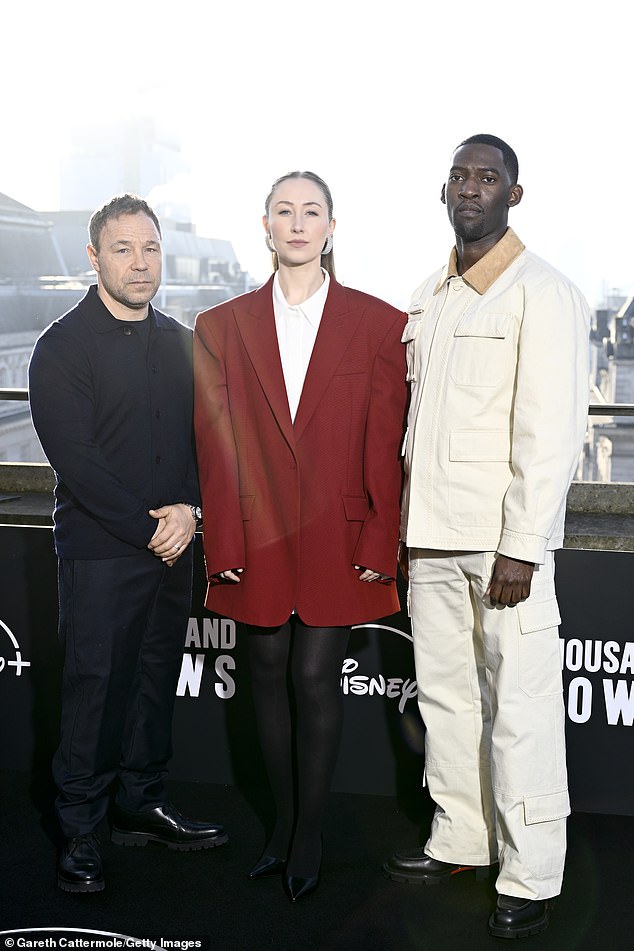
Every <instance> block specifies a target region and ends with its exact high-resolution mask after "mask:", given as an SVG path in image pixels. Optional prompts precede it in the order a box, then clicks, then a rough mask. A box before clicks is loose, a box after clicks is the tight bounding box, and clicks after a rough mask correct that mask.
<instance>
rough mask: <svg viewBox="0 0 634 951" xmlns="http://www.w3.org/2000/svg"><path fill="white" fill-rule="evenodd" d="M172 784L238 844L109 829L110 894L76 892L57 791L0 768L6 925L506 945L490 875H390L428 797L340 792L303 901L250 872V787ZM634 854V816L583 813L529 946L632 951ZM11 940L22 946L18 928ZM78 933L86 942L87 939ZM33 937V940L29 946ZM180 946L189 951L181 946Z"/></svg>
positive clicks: (224, 947) (220, 941)
mask: <svg viewBox="0 0 634 951" xmlns="http://www.w3.org/2000/svg"><path fill="white" fill-rule="evenodd" d="M171 793H172V797H173V799H174V802H175V803H176V804H177V805H178V806H179V808H181V809H182V810H183V811H184V812H188V813H189V814H191V815H196V816H198V817H204V818H210V819H213V820H216V819H220V820H221V821H223V822H224V823H225V824H226V826H227V828H228V830H229V833H230V842H229V844H228V845H225V846H223V847H221V848H218V849H213V850H209V851H204V852H190V853H178V852H172V851H169V850H167V849H164V848H161V847H160V846H151V845H150V846H148V847H147V848H145V849H135V848H121V847H117V846H114V845H112V844H111V843H110V842H109V841H108V839H107V836H104V845H103V854H104V859H105V863H106V876H107V881H106V889H105V891H104V892H101V893H99V894H93V895H68V894H65V893H63V892H61V891H60V890H59V889H58V888H57V887H56V884H55V844H54V842H53V841H52V838H51V836H54V833H53V832H52V831H51V824H50V821H49V819H48V818H47V811H46V797H43V796H42V794H41V793H38V795H37V796H34V795H33V791H32V789H31V784H30V779H29V776H28V775H26V774H23V773H6V772H5V773H0V810H1V812H0V874H1V875H2V880H1V887H0V931H2V930H4V931H8V930H11V929H36V928H48V929H61V928H74V929H86V930H87V931H89V932H93V931H101V932H112V933H116V934H119V935H126V936H134V937H136V938H152V939H154V940H157V939H159V938H163V939H167V938H180V939H184V938H192V939H196V938H200V939H202V940H203V943H202V948H203V949H210V951H260V949H266V948H272V949H275V951H317V949H319V951H344V949H345V951H426V949H430V951H431V949H434V951H454V949H456V951H457V949H460V951H462V949H469V951H479V949H481V948H494V947H500V946H501V947H505V943H504V942H502V941H500V940H499V939H495V938H491V937H489V935H488V934H487V930H486V920H487V916H488V914H489V911H490V909H491V907H492V905H493V903H494V899H495V893H494V888H493V881H490V882H489V883H477V882H476V881H475V879H474V877H473V875H472V874H471V873H464V874H462V875H460V876H457V877H456V878H455V879H453V880H452V881H451V882H450V883H448V884H447V885H444V886H437V887H434V888H429V887H425V886H411V885H398V884H396V883H394V882H391V881H388V880H387V879H385V878H384V877H383V875H382V874H381V863H382V861H383V860H384V859H385V858H386V857H387V856H388V855H389V854H390V852H391V851H392V850H393V849H394V848H395V847H397V846H405V845H417V844H419V839H420V827H421V826H425V827H426V825H427V823H428V821H429V815H430V808H431V807H430V804H429V803H428V802H427V801H426V800H425V799H424V798H423V797H424V794H422V793H421V799H420V802H419V803H418V804H416V805H412V806H411V808H410V809H409V810H408V812H407V813H405V812H403V811H399V809H398V808H397V804H396V801H395V800H393V799H389V798H385V797H379V796H358V795H357V796H355V795H343V794H332V796H331V800H330V803H329V809H328V817H327V823H326V829H325V833H324V864H323V870H322V881H321V885H320V887H319V889H318V890H317V891H316V892H315V893H314V894H313V895H311V896H309V897H308V898H307V899H306V900H305V901H303V902H300V903H298V904H297V905H291V903H290V902H289V901H288V899H287V898H286V896H285V895H284V893H283V891H282V887H281V881H280V879H279V878H275V879H265V880H261V881H258V882H250V881H249V880H248V879H247V878H246V871H247V870H248V868H249V867H250V864H252V862H253V861H254V860H255V859H256V858H257V856H258V854H259V851H260V847H261V845H262V842H263V833H262V827H261V824H260V821H259V819H258V816H257V815H256V811H259V806H258V799H257V797H256V796H255V795H254V794H253V793H250V794H249V796H248V798H247V796H246V795H245V794H243V793H241V792H240V791H239V790H238V789H236V788H235V787H228V786H207V785H202V784H184V783H174V784H173V785H172V787H171ZM34 798H35V799H37V800H39V804H37V805H36V803H34ZM249 800H252V801H249ZM416 813H417V814H416ZM633 851H634V818H631V817H625V818H621V817H617V816H596V815H587V814H576V815H573V816H572V817H571V819H570V822H569V852H568V863H567V871H566V878H565V882H564V891H563V894H562V895H561V897H560V899H559V901H558V903H557V907H556V909H555V913H554V915H553V920H552V923H551V926H550V928H549V930H548V931H547V932H546V933H545V934H543V935H539V936H536V937H533V938H530V939H527V941H528V943H527V944H526V943H523V944H522V947H529V948H530V949H531V951H542V949H557V951H576V949H580V951H581V949H583V951H621V949H628V951H629V949H631V948H633V947H634V901H633V898H634V895H633V889H632V873H631V871H630V864H629V862H630V857H631V855H632V853H633ZM48 934H49V935H51V932H50V931H49V932H48ZM13 937H14V938H15V940H16V944H15V947H16V948H19V947H20V943H19V942H18V940H17V939H18V937H19V936H17V935H16V936H13ZM22 937H23V938H24V937H26V936H24V935H23V936H22ZM31 937H35V938H40V939H41V938H42V937H43V935H42V934H39V935H32V936H31ZM44 937H46V933H45V934H44ZM74 937H75V938H77V937H78V936H77V935H75V936H74ZM80 937H83V938H84V939H85V940H86V941H87V940H88V938H89V937H90V936H89V935H88V936H87V935H83V936H80ZM10 940H11V939H10V938H8V937H7V936H6V935H5V936H2V937H0V949H2V948H4V947H12V945H11V944H10V943H9V942H10ZM104 940H105V939H102V941H104ZM164 943H165V942H164ZM508 944H509V942H506V945H508ZM24 946H26V947H34V945H32V944H31V945H28V944H27V945H25V944H24V942H22V947H24ZM57 946H59V945H51V944H49V945H40V947H57ZM66 947H82V948H88V947H89V946H88V944H83V945H81V944H75V945H71V944H66ZM90 947H94V946H92V945H91V946H90ZM110 947H112V944H111V945H110ZM180 948H181V949H184V951H187V949H186V948H185V946H184V945H182V944H181V945H180ZM189 951H191V949H189Z"/></svg>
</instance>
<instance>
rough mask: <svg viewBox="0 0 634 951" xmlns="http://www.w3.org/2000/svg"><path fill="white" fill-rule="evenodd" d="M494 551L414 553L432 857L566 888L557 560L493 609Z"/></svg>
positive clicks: (545, 892)
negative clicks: (519, 596) (513, 603)
mask: <svg viewBox="0 0 634 951" xmlns="http://www.w3.org/2000/svg"><path fill="white" fill-rule="evenodd" d="M495 557H496V556H495V553H494V552H445V551H431V550H428V549H420V548H410V550H409V572H410V587H409V602H410V614H411V619H412V632H413V638H414V655H415V660H416V678H417V681H418V697H419V707H420V711H421V715H422V717H423V720H424V722H425V726H426V731H427V732H426V739H425V772H426V778H427V784H428V786H429V791H430V794H431V796H432V798H433V800H434V802H435V803H436V812H435V815H434V819H433V822H432V828H431V833H430V837H429V839H428V841H427V844H426V846H425V851H426V852H427V854H428V855H430V856H432V857H433V858H435V859H439V860H441V861H443V862H455V863H459V864H469V865H489V864H491V863H493V862H495V861H496V859H499V863H500V873H499V876H498V879H497V882H496V888H497V890H498V892H500V893H501V894H504V895H515V896H517V897H520V898H531V899H540V898H550V897H553V896H554V895H558V894H559V892H560V890H561V881H562V877H563V868H564V858H565V852H566V818H565V817H566V816H567V815H568V814H569V812H570V806H569V800H568V790H567V774H566V760H565V740H564V704H563V695H562V679H561V666H560V659H559V638H558V629H557V625H558V624H559V621H560V618H559V611H558V607H557V600H556V597H555V584H554V558H553V554H552V552H548V553H547V561H546V564H544V565H537V566H536V568H535V573H534V575H533V581H532V586H531V594H530V597H529V598H528V600H527V601H525V602H523V603H520V604H518V605H517V607H514V608H509V607H505V608H502V607H493V606H492V605H491V603H490V601H489V599H488V598H485V596H484V593H485V591H486V589H487V586H488V583H489V579H490V577H491V570H492V567H493V562H494V560H495Z"/></svg>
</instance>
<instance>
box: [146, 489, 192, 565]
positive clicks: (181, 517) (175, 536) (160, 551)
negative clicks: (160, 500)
mask: <svg viewBox="0 0 634 951" xmlns="http://www.w3.org/2000/svg"><path fill="white" fill-rule="evenodd" d="M149 514H150V515H151V516H152V518H155V519H158V525H157V528H156V531H155V532H154V534H153V535H152V538H151V539H150V542H149V544H148V546H147V547H148V548H149V549H150V551H151V552H152V553H153V554H154V555H156V557H157V558H160V559H161V561H164V562H165V564H166V565H167V566H168V567H169V568H171V567H172V565H173V564H174V563H175V562H176V561H177V560H178V559H179V558H180V556H181V555H182V554H183V552H184V551H185V549H186V548H187V546H188V545H189V543H190V541H191V540H192V538H193V537H194V532H195V530H196V523H195V521H194V519H193V517H192V513H191V509H190V508H189V506H188V505H184V504H183V503H182V502H177V503H176V504H175V505H163V506H161V508H159V509H150V512H149Z"/></svg>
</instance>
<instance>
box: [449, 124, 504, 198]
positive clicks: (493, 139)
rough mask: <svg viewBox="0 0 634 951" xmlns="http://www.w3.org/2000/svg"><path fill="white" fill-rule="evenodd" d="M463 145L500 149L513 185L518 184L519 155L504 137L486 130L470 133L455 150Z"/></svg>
mask: <svg viewBox="0 0 634 951" xmlns="http://www.w3.org/2000/svg"><path fill="white" fill-rule="evenodd" d="M463 145H492V146H493V148H495V149H499V150H500V152H501V153H502V158H503V159H504V167H505V169H506V171H507V172H508V173H509V178H510V179H511V185H516V184H517V178H518V175H519V162H518V161H517V155H516V154H515V152H514V151H513V149H512V148H511V146H510V145H509V144H508V143H507V142H505V141H504V139H498V137H497V135H489V134H488V133H486V132H480V133H478V135H470V136H469V138H468V139H465V140H464V141H463V142H461V143H460V145H457V146H456V148H455V149H454V151H455V152H457V151H458V149H460V148H462V146H463Z"/></svg>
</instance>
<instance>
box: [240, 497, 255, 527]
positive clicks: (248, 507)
mask: <svg viewBox="0 0 634 951" xmlns="http://www.w3.org/2000/svg"><path fill="white" fill-rule="evenodd" d="M254 501H255V496H254V495H241V496H240V511H241V512H242V519H243V521H245V522H248V521H249V519H250V518H251V512H252V511H253V503H254Z"/></svg>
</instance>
